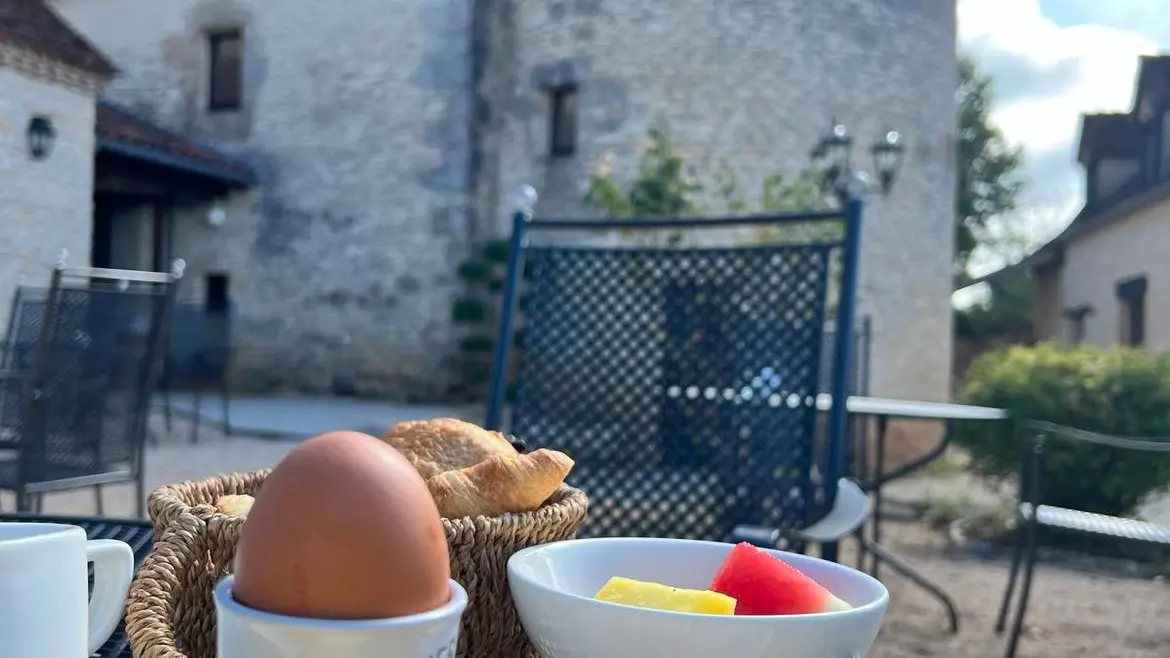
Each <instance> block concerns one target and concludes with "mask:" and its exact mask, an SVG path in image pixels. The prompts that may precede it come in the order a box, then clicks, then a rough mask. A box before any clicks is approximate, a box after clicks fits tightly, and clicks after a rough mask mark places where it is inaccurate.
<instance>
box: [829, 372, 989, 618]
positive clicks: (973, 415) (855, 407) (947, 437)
mask: <svg viewBox="0 0 1170 658" xmlns="http://www.w3.org/2000/svg"><path fill="white" fill-rule="evenodd" d="M830 406H832V398H830V397H829V396H828V395H820V396H818V397H817V408H818V409H821V410H822V411H824V410H827V409H828V408H829V407H830ZM846 409H847V410H848V411H849V414H850V415H851V416H857V417H866V418H872V419H874V421H875V422H876V423H877V432H876V434H875V439H876V446H875V450H874V453H875V454H874V457H875V461H874V464H873V465H872V467H869V464H868V459H867V456H868V450H866V449H865V448H866V447H867V446H865V445H861V446H860V453H858V454H857V455H855V456H860V457H861V459H860V460H859V461H860V462H861V464H862V465H861V467H860V470H861V471H862V472H860V473H857V475H858V477H859V480H860V483H861V486H862V488H864V489H865V490H866V491H869V492H871V493H872V494H873V497H874V506H873V509H874V513H873V515H872V516H871V517H870V522H869V530H870V534H869V536H868V537H867V536H866V533H865V528H862V529H860V530H859V531H858V533H857V535H856V537H857V539H858V541H859V542H860V543H861V548H862V550H861V553H860V555H859V558H858V560H859V565H858V566H859V567H861V568H862V569H865V567H866V565H865V562H866V556H867V555H868V556H869V557H870V566H869V569H867V570H868V571H869V573H871V574H872V575H874V576H875V577H877V576H878V571H879V570H880V565H881V564H882V563H883V562H884V563H886V564H888V565H890V567H891V568H893V569H894V570H895V571H897V572H898V573H900V574H902V575H903V576H905V577H906V578H908V579H909V580H910V581H911V582H913V583H915V584H916V585H918V586H919V587H921V588H923V589H924V590H926V591H927V592H929V593H930V594H931V595H932V596H934V597H935V598H936V599H938V601H939V602H940V603H941V604H942V605H943V608H945V610H946V613H947V619H948V621H949V625H950V631H951V632H952V633H958V632H959V614H958V610H957V608H956V607H955V604H954V601H952V600H951V598H950V596H949V595H948V594H947V593H946V592H945V591H944V590H943V589H942V588H941V587H940V586H938V585H937V584H935V583H933V582H931V581H930V580H929V579H928V578H926V576H924V575H922V574H921V573H919V572H918V571H917V570H916V569H914V568H913V567H912V566H911V565H910V564H908V563H907V562H906V561H905V560H903V559H902V558H900V557H898V556H897V555H896V554H894V553H893V552H891V551H890V550H889V549H887V548H885V547H884V546H882V545H881V538H882V515H881V507H882V487H883V486H884V485H886V484H888V483H890V482H893V481H894V480H898V479H901V478H904V477H906V476H908V475H912V474H913V473H915V472H917V471H919V470H920V469H922V468H924V467H925V466H926V465H927V464H930V463H931V462H933V461H935V460H936V459H938V458H939V457H942V456H943V454H944V453H945V452H946V450H947V447H949V446H950V444H951V438H952V432H951V430H952V429H953V425H954V423H955V422H959V421H977V422H1006V421H1007V420H1008V413H1007V412H1006V411H1004V410H1003V409H994V408H991V407H976V406H971V405H964V404H951V403H946V402H918V401H914V400H896V399H891V398H874V397H862V396H851V397H850V398H849V399H848V400H847V401H846ZM894 418H897V419H906V420H926V421H930V420H935V421H942V422H943V423H944V429H943V435H942V437H941V439H940V440H939V442H938V443H937V444H936V445H935V446H934V447H933V448H931V449H930V450H929V451H927V452H926V453H925V454H923V455H921V456H919V457H918V458H916V459H914V460H912V461H910V462H907V463H905V464H902V465H901V466H899V467H898V468H896V469H893V470H891V471H889V472H886V470H885V452H886V431H887V429H888V428H889V423H890V419H894ZM854 429H855V435H854V438H857V436H858V434H857V433H856V430H857V429H858V428H854ZM1005 431H1006V429H1005ZM857 443H860V442H855V447H857V446H856V444H857Z"/></svg>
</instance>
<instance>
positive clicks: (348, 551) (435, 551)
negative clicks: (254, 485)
mask: <svg viewBox="0 0 1170 658" xmlns="http://www.w3.org/2000/svg"><path fill="white" fill-rule="evenodd" d="M450 575H451V573H450V562H449V559H448V554H447V540H446V537H445V535H444V532H443V525H442V521H441V519H440V517H439V512H438V510H437V509H436V507H435V503H434V500H433V499H432V498H431V495H430V493H429V491H428V490H427V486H426V483H425V482H423V479H422V477H421V476H419V474H418V472H417V471H416V470H415V469H414V467H412V466H411V465H410V463H409V462H408V461H407V460H406V458H405V457H403V456H402V455H401V454H400V453H399V452H398V451H396V450H394V448H391V447H390V446H389V445H387V444H386V443H385V442H383V441H381V440H379V439H376V438H374V437H372V436H369V435H367V434H362V433H359V432H330V433H327V434H323V435H320V436H317V437H314V438H312V439H309V440H308V441H305V442H304V443H302V444H300V445H299V446H297V447H296V448H295V449H294V450H293V451H292V452H290V453H289V454H288V456H286V457H285V458H284V459H283V460H282V461H281V462H280V463H279V464H277V466H276V468H275V469H273V471H272V473H271V474H270V475H269V476H268V477H267V478H266V479H265V481H264V484H263V485H262V487H261V488H260V491H259V492H258V493H257V494H256V500H255V502H254V503H253V505H252V508H251V510H250V511H249V513H248V519H247V521H246V522H245V523H244V527H243V529H242V531H241V535H240V540H239V544H238V546H237V549H236V558H235V583H234V585H233V589H232V595H233V597H234V598H235V599H236V600H237V601H238V602H240V603H241V604H243V605H245V606H248V607H250V608H253V609H256V610H262V611H266V612H272V613H276V614H281V615H288V616H294V617H307V618H313V619H351V620H352V619H386V618H391V617H402V616H407V615H413V614H418V613H421V612H426V611H428V610H433V609H435V608H438V607H440V606H442V605H444V604H445V603H447V601H448V598H449V591H450V590H449V585H448V579H449V578H450Z"/></svg>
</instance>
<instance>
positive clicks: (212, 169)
mask: <svg viewBox="0 0 1170 658" xmlns="http://www.w3.org/2000/svg"><path fill="white" fill-rule="evenodd" d="M0 1H2V0H0ZM97 139H98V148H99V150H106V151H111V152H117V153H120V154H122V155H129V154H131V153H137V154H144V155H146V156H149V157H147V158H146V159H154V160H155V161H156V163H160V162H162V161H166V162H167V163H168V164H169V165H171V166H175V167H177V168H180V169H185V170H187V171H188V172H191V173H197V174H200V175H205V176H211V177H214V178H219V179H221V180H224V181H227V182H232V183H235V184H238V185H250V184H251V183H252V182H254V181H255V174H254V173H253V171H252V169H251V168H250V167H249V166H248V165H247V164H245V163H244V162H241V161H239V160H237V159H235V158H232V157H230V156H228V155H226V154H224V153H221V152H219V151H218V150H216V149H214V148H212V147H210V146H205V145H203V144H199V143H197V142H195V141H194V140H192V139H190V138H188V137H184V136H183V135H180V134H179V133H176V132H174V131H171V130H167V129H166V128H162V127H159V126H157V125H155V124H153V123H151V122H150V121H147V120H146V119H143V118H142V117H139V116H137V115H135V114H134V113H133V112H131V111H130V110H128V109H126V108H123V107H120V106H118V105H115V104H114V103H110V102H109V101H105V100H102V101H98V106H97ZM131 157H134V156H131Z"/></svg>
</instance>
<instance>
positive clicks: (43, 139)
mask: <svg viewBox="0 0 1170 658" xmlns="http://www.w3.org/2000/svg"><path fill="white" fill-rule="evenodd" d="M25 138H26V139H27V140H28V154H29V157H31V158H32V159H33V160H44V159H45V158H47V157H49V154H50V153H52V152H53V142H55V141H56V140H57V129H56V127H54V126H53V120H52V119H50V118H49V117H47V116H43V115H39V114H38V115H37V116H34V117H33V118H32V119H30V120H29V122H28V129H27V131H26V132H25Z"/></svg>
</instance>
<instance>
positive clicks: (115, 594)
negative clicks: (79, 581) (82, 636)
mask: <svg viewBox="0 0 1170 658" xmlns="http://www.w3.org/2000/svg"><path fill="white" fill-rule="evenodd" d="M85 557H86V559H87V560H88V561H90V562H93V593H92V594H91V595H90V597H89V653H90V655H93V654H95V653H97V650H98V649H100V648H101V646H102V645H103V644H105V643H106V640H108V639H110V636H111V635H113V634H114V629H115V628H117V627H118V622H120V621H122V612H123V611H124V610H125V609H126V594H127V593H128V592H129V591H130V581H131V580H132V579H133V578H134V553H133V551H131V550H130V545H129V544H127V543H126V542H121V541H117V540H114V539H92V540H90V541H88V542H86V544H85Z"/></svg>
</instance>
